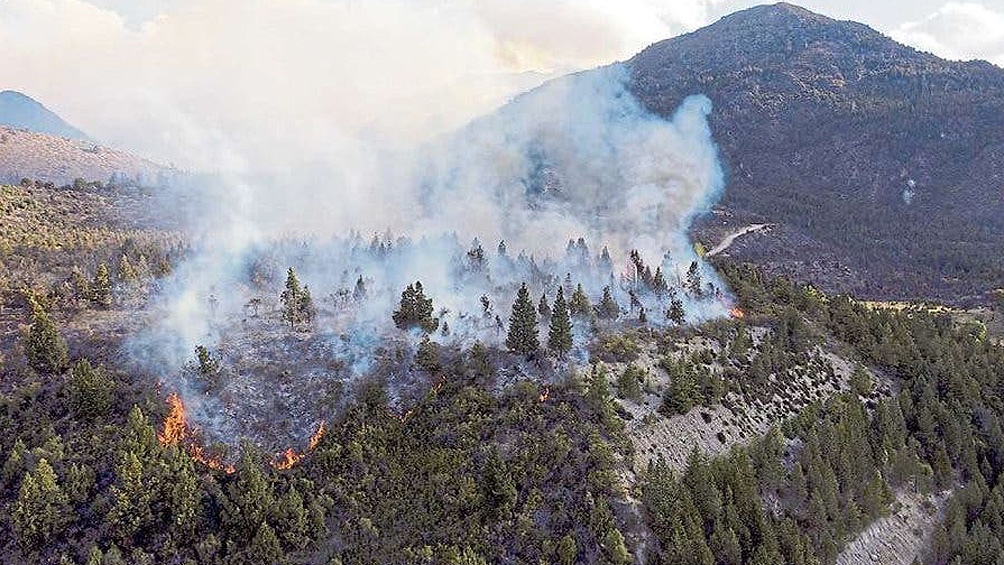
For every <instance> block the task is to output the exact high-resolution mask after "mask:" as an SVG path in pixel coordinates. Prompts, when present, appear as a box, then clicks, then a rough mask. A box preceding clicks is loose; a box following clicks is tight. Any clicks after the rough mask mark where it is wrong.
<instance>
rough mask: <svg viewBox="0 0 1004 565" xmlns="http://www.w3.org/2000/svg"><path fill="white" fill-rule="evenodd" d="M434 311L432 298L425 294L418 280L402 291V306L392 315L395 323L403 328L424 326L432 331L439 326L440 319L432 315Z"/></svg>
mask: <svg viewBox="0 0 1004 565" xmlns="http://www.w3.org/2000/svg"><path fill="white" fill-rule="evenodd" d="M434 311H435V309H434V308H433V306H432V299H431V298H427V297H426V296H425V291H424V290H423V288H422V283H421V282H418V281H416V282H415V284H409V285H408V286H407V287H406V288H405V289H404V291H403V292H401V303H400V306H399V307H398V309H397V310H395V311H394V314H393V315H392V316H391V317H392V318H393V320H394V325H395V326H397V327H398V328H400V329H402V330H408V329H412V328H422V330H423V331H425V332H426V333H432V332H434V331H436V329H437V328H439V319H438V318H434V317H433V316H432V314H433V312H434Z"/></svg>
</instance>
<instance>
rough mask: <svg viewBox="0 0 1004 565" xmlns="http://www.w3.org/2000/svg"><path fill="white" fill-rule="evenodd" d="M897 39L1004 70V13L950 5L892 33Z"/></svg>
mask: <svg viewBox="0 0 1004 565" xmlns="http://www.w3.org/2000/svg"><path fill="white" fill-rule="evenodd" d="M890 33H891V35H892V37H893V38H894V39H896V40H898V41H901V42H904V43H907V44H909V45H913V46H915V47H917V48H919V49H922V50H924V51H929V52H931V53H934V54H935V55H938V56H941V57H945V58H947V59H956V60H966V59H973V58H979V59H985V60H987V61H990V62H991V63H994V64H996V65H998V66H1002V67H1004V11H1000V10H994V9H991V8H988V7H986V6H984V5H983V4H979V3H974V2H949V3H947V4H945V5H943V6H941V7H940V8H938V10H936V11H935V12H934V13H932V14H931V15H929V16H927V17H926V18H924V19H922V20H919V21H913V22H907V23H904V24H902V25H900V26H899V27H898V28H896V29H894V30H892V31H891V32H890Z"/></svg>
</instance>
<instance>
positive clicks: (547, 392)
mask: <svg viewBox="0 0 1004 565" xmlns="http://www.w3.org/2000/svg"><path fill="white" fill-rule="evenodd" d="M548 398H551V387H550V386H548V385H544V388H543V389H541V391H540V396H538V397H537V399H538V400H540V401H541V402H546V401H547V399H548Z"/></svg>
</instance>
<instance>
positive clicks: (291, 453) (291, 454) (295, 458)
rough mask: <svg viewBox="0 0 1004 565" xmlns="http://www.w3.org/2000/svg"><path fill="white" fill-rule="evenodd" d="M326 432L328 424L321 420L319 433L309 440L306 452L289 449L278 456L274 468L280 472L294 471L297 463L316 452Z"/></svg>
mask: <svg viewBox="0 0 1004 565" xmlns="http://www.w3.org/2000/svg"><path fill="white" fill-rule="evenodd" d="M325 431H326V423H325V421H324V420H321V423H320V425H319V426H317V431H316V432H314V433H313V435H311V436H310V439H309V440H307V450H306V451H304V452H303V453H299V452H297V451H296V450H295V449H293V448H292V447H290V448H287V449H286V451H283V452H282V453H279V454H278V456H277V457H276V459H275V461H273V462H272V466H273V467H275V468H276V469H278V470H280V471H285V470H287V469H292V468H293V467H294V466H295V465H296V464H297V463H299V462H300V461H303V460H304V458H306V457H307V455H309V454H310V453H311V452H312V451H314V449H316V448H317V445H318V444H319V443H321V438H323V437H324V433H325Z"/></svg>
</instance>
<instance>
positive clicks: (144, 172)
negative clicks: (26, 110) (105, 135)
mask: <svg viewBox="0 0 1004 565" xmlns="http://www.w3.org/2000/svg"><path fill="white" fill-rule="evenodd" d="M163 170H164V168H163V167H161V166H160V165H157V164H155V163H152V162H150V161H147V160H146V159H142V158H140V157H137V156H135V155H132V154H130V153H126V152H124V151H119V150H116V149H109V148H107V147H101V146H98V145H95V144H94V143H91V142H87V141H80V140H75V139H69V138H66V137H57V136H54V135H49V134H44V133H37V132H34V131H25V130H22V129H14V128H11V127H6V126H0V183H17V182H19V181H20V180H21V179H23V178H28V179H31V180H39V181H44V182H52V183H55V184H58V185H64V184H69V183H72V182H73V181H74V180H75V179H78V178H80V179H84V180H86V181H102V182H104V181H107V180H109V179H110V178H111V177H112V176H116V177H120V178H121V179H122V180H126V179H130V180H132V181H138V182H140V183H141V184H143V183H150V182H153V181H154V179H156V178H157V176H158V174H159V173H160V172H161V171H163Z"/></svg>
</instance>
